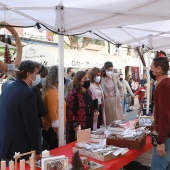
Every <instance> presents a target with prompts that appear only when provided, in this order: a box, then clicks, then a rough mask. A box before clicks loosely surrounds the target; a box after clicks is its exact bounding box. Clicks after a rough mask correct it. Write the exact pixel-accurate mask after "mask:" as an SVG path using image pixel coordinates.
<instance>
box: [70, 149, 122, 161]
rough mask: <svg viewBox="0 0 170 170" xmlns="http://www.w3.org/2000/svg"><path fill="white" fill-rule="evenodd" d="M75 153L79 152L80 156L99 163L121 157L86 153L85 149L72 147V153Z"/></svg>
mask: <svg viewBox="0 0 170 170" xmlns="http://www.w3.org/2000/svg"><path fill="white" fill-rule="evenodd" d="M76 151H79V154H80V155H83V156H87V157H90V158H93V159H97V160H99V161H108V160H111V159H114V158H118V157H122V156H123V155H118V156H114V155H113V154H112V153H110V154H108V155H99V154H97V153H93V152H90V151H87V150H86V149H85V148H78V147H73V153H75V152H76Z"/></svg>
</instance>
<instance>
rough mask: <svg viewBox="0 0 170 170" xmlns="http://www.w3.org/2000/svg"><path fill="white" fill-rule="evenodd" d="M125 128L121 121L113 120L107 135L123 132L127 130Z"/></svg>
mask: <svg viewBox="0 0 170 170" xmlns="http://www.w3.org/2000/svg"><path fill="white" fill-rule="evenodd" d="M125 129H126V127H125V126H123V125H121V124H119V123H116V122H113V123H111V124H110V125H109V127H108V132H107V135H110V134H121V133H122V132H124V131H125Z"/></svg>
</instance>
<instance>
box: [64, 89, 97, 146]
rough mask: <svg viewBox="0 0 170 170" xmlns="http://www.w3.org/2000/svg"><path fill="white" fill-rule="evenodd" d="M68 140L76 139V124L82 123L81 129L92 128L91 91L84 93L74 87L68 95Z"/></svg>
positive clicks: (68, 141)
mask: <svg viewBox="0 0 170 170" xmlns="http://www.w3.org/2000/svg"><path fill="white" fill-rule="evenodd" d="M66 103H67V123H66V142H67V143H70V142H73V141H75V140H76V136H75V131H74V125H75V124H77V125H81V129H82V130H83V129H87V128H92V124H93V111H94V109H93V100H92V93H91V91H86V92H83V93H79V92H77V91H76V90H75V89H72V90H71V91H70V93H69V94H68V96H67V101H66Z"/></svg>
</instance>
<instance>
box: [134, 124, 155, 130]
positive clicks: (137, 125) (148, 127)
mask: <svg viewBox="0 0 170 170" xmlns="http://www.w3.org/2000/svg"><path fill="white" fill-rule="evenodd" d="M137 128H139V122H136V124H135V129H137ZM146 128H147V129H149V130H150V131H151V132H153V131H154V125H151V126H146Z"/></svg>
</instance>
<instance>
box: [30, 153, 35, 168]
mask: <svg viewBox="0 0 170 170" xmlns="http://www.w3.org/2000/svg"><path fill="white" fill-rule="evenodd" d="M29 161H30V170H35V156H34V154H32V155H31V157H29Z"/></svg>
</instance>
